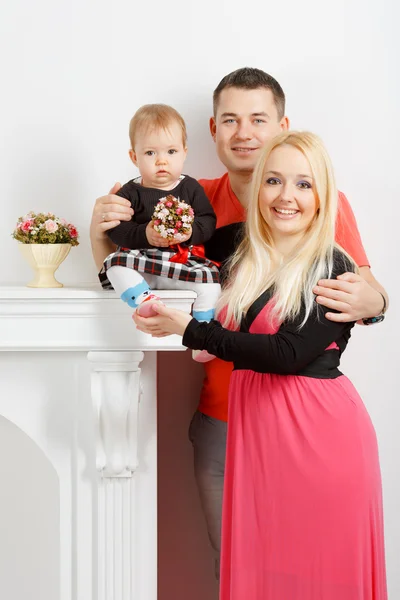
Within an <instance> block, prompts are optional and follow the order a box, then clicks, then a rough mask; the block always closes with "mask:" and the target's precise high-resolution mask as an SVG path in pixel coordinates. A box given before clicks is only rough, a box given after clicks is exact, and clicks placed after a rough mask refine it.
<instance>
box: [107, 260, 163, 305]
mask: <svg viewBox="0 0 400 600" xmlns="http://www.w3.org/2000/svg"><path fill="white" fill-rule="evenodd" d="M107 277H108V279H109V280H110V282H111V284H112V286H113V288H114V290H115V291H116V293H117V294H118V295H119V296H120V298H121V300H123V301H124V302H126V303H127V304H128V306H130V307H132V308H134V309H136V308H138V306H139V305H143V303H144V302H148V301H149V300H159V298H158V296H156V295H155V294H152V292H151V289H150V287H149V285H148V283H147V281H146V280H145V279H144V277H143V276H142V275H141V273H138V271H134V270H133V269H129V268H127V267H119V266H117V267H110V268H109V269H108V271H107ZM147 306H149V307H150V308H151V304H150V305H147ZM147 306H146V308H147ZM144 308H145V306H142V308H141V311H140V314H141V315H143V316H150V315H147V314H146V315H144V314H143V313H142V311H143V310H144ZM145 312H148V311H145Z"/></svg>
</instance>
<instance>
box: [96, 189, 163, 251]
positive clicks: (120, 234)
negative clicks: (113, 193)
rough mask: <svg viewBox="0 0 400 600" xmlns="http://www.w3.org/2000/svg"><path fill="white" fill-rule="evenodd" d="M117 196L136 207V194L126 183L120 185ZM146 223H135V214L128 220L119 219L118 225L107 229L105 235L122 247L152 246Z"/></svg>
mask: <svg viewBox="0 0 400 600" xmlns="http://www.w3.org/2000/svg"><path fill="white" fill-rule="evenodd" d="M117 196H121V197H122V198H126V199H127V200H129V201H130V203H131V205H132V208H133V210H135V208H136V203H137V200H138V198H137V195H136V193H135V191H134V190H132V189H129V188H128V185H124V186H122V188H121V189H120V190H119V191H118V192H117ZM146 227H147V223H140V224H139V223H136V221H135V214H134V215H133V217H132V219H131V220H130V221H121V223H120V224H119V225H117V226H116V227H114V228H113V229H110V230H109V231H107V235H108V237H109V238H110V240H111V241H112V242H114V244H116V245H117V246H122V247H123V248H131V249H136V248H152V247H153V246H152V245H151V244H150V243H149V241H148V239H147V235H146Z"/></svg>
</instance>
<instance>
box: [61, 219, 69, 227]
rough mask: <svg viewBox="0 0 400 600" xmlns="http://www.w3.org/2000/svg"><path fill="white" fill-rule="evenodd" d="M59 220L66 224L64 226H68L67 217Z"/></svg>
mask: <svg viewBox="0 0 400 600" xmlns="http://www.w3.org/2000/svg"><path fill="white" fill-rule="evenodd" d="M59 221H60V224H61V225H64V227H67V226H68V221H66V220H65V219H59Z"/></svg>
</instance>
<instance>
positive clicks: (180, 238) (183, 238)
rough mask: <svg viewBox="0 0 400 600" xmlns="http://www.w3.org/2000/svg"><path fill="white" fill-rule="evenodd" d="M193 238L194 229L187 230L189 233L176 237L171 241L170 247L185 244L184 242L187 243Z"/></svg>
mask: <svg viewBox="0 0 400 600" xmlns="http://www.w3.org/2000/svg"><path fill="white" fill-rule="evenodd" d="M191 237H192V227H190V229H187V233H177V234H176V235H175V236H174V239H173V240H170V241H169V245H170V246H174V245H176V244H183V242H187V241H188V240H189V239H190V238H191Z"/></svg>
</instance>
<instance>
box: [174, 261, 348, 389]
mask: <svg viewBox="0 0 400 600" xmlns="http://www.w3.org/2000/svg"><path fill="white" fill-rule="evenodd" d="M349 270H351V271H352V270H354V269H353V267H352V265H351V264H350V263H349V261H348V260H347V259H346V258H345V257H344V255H343V254H341V253H339V252H336V251H335V261H334V269H333V273H332V275H331V278H332V279H335V278H336V277H337V275H339V274H341V273H344V272H345V271H349ZM271 296H272V290H267V291H266V292H264V293H263V294H262V295H261V296H260V297H259V298H258V299H257V300H256V301H255V302H254V303H253V304H252V306H251V307H250V309H249V310H248V312H247V314H246V316H245V317H244V318H243V320H242V323H241V327H240V331H229V330H227V329H224V328H223V327H222V326H221V325H220V323H218V322H217V321H211V323H199V322H198V321H196V320H195V319H192V321H190V323H189V325H188V326H187V328H186V331H185V333H184V336H183V344H184V345H185V346H187V347H188V348H192V349H194V350H207V351H208V352H209V353H210V354H214V355H215V356H217V357H218V358H221V359H222V360H226V361H233V363H234V369H249V370H251V371H256V372H258V373H276V374H279V375H304V376H309V377H317V378H322V379H324V378H326V379H328V378H335V377H338V376H339V375H341V372H340V371H339V370H338V368H337V367H338V365H339V363H340V355H341V353H342V352H343V350H344V349H345V347H346V345H347V342H348V340H349V338H350V331H351V329H352V327H353V326H354V322H352V323H336V322H334V321H329V320H328V319H327V318H326V317H325V314H326V313H327V312H328V311H329V309H327V308H325V307H322V306H320V305H318V304H317V303H316V302H315V307H314V310H313V311H312V313H311V315H310V317H309V318H308V320H307V322H306V323H305V324H304V325H303V327H302V328H301V329H299V325H300V323H301V322H302V320H303V317H304V311H301V314H300V315H299V316H298V317H297V318H296V320H295V321H292V322H285V323H282V325H281V326H280V328H279V330H278V331H277V333H275V334H272V335H271V334H257V333H249V329H250V326H251V324H252V323H253V321H254V319H255V318H256V317H257V315H258V314H259V313H260V312H261V310H262V309H263V308H264V307H265V306H266V304H267V302H268V301H269V300H270V298H271ZM329 312H333V311H329ZM332 342H336V344H337V346H338V347H339V350H326V348H327V347H328V346H329V345H330V344H332Z"/></svg>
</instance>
